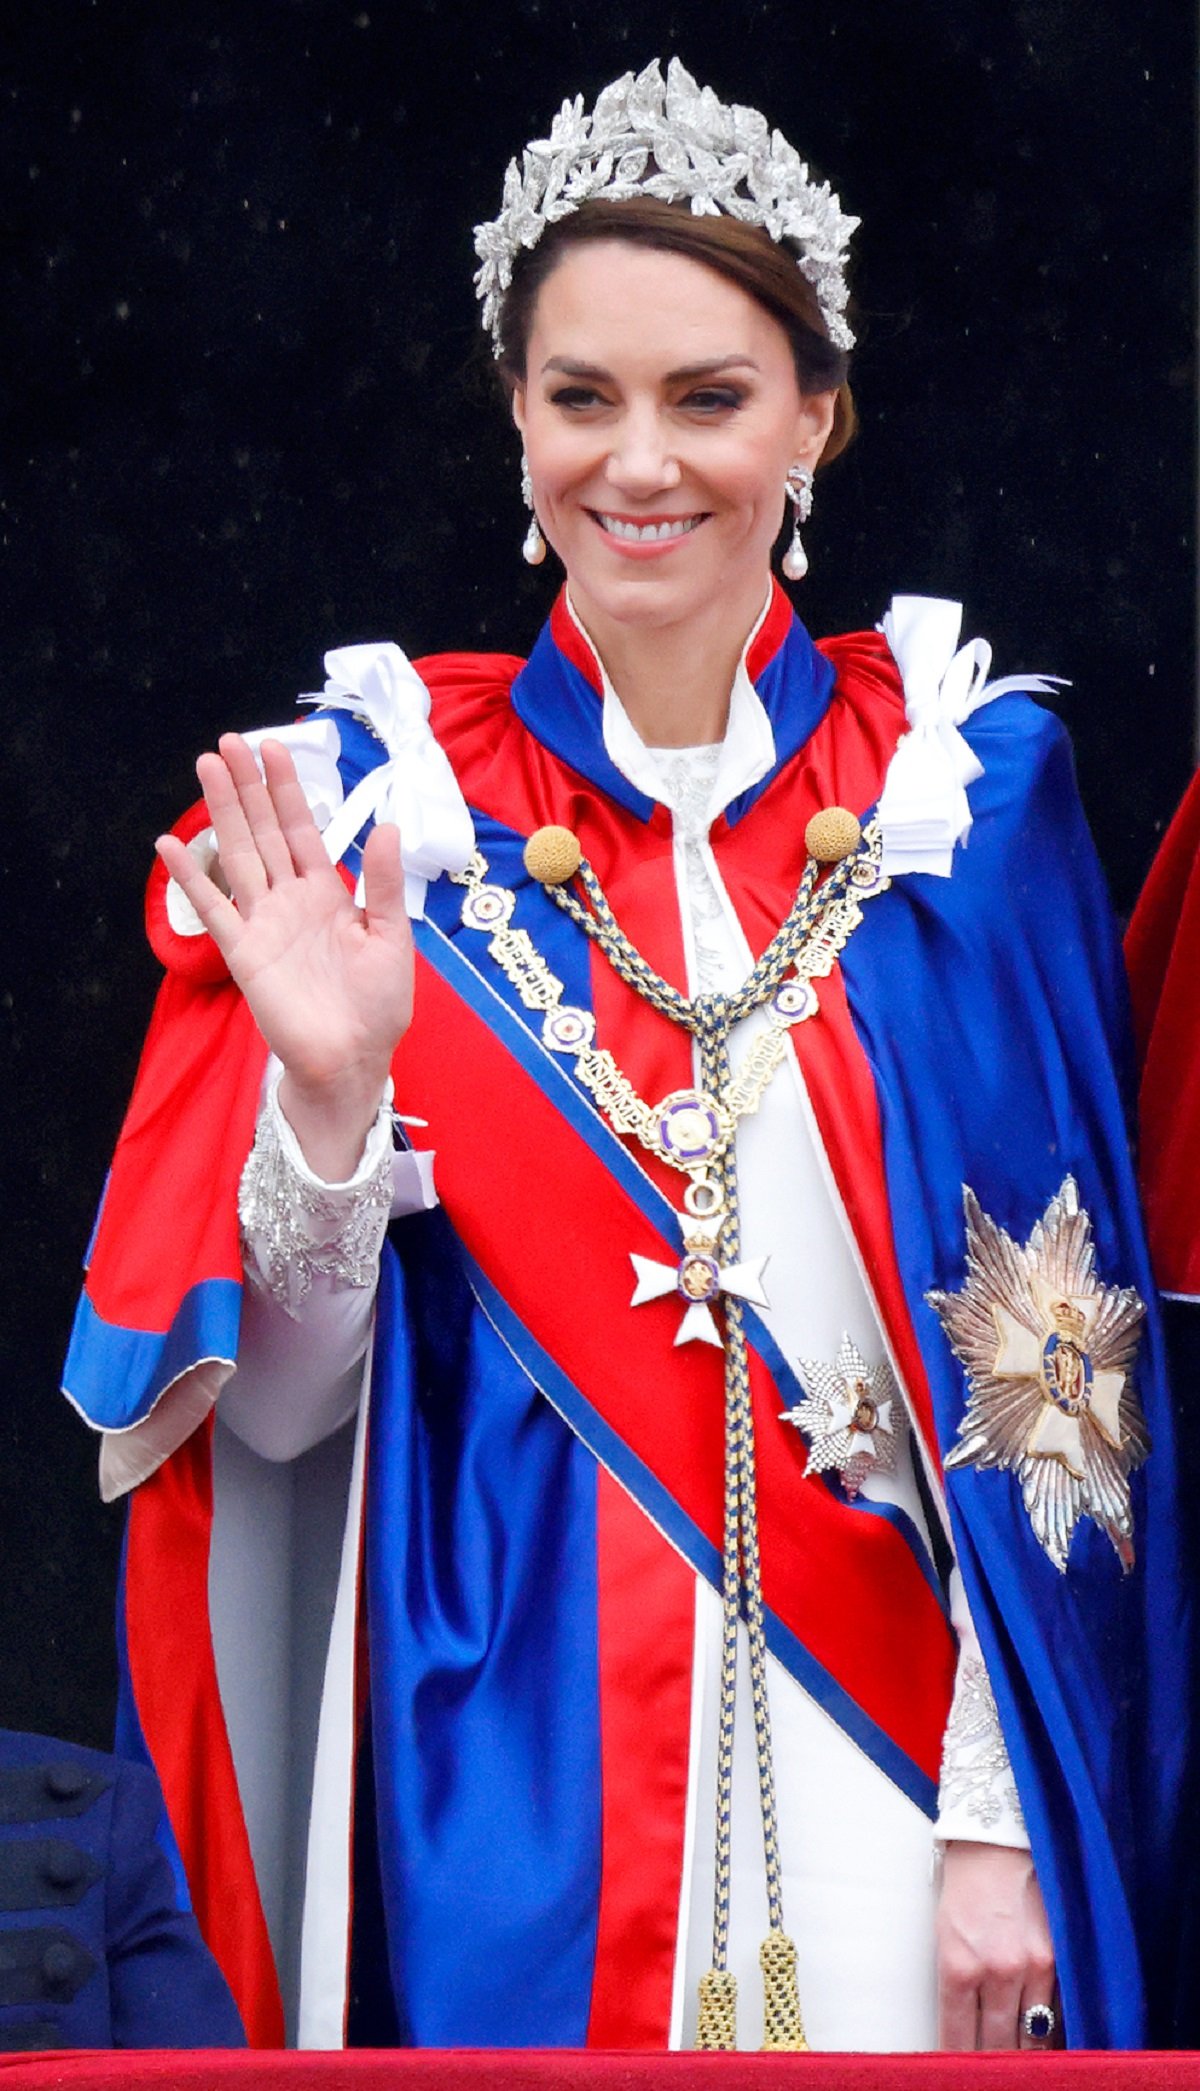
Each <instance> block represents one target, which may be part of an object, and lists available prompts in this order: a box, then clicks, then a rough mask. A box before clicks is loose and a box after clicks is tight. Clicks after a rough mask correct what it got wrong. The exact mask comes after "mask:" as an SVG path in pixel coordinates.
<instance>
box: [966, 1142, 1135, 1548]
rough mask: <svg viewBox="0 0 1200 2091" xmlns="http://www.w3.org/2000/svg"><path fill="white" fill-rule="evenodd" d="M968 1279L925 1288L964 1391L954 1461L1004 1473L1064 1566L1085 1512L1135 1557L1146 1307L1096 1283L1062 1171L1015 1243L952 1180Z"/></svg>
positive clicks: (1085, 1233) (1082, 1220)
mask: <svg viewBox="0 0 1200 2091" xmlns="http://www.w3.org/2000/svg"><path fill="white" fill-rule="evenodd" d="M963 1202H964V1207H965V1210H966V1218H967V1282H966V1284H965V1285H964V1286H963V1288H962V1290H961V1291H960V1292H956V1293H946V1292H931V1293H930V1294H929V1295H928V1299H929V1304H930V1305H931V1306H932V1307H933V1308H934V1309H935V1310H936V1312H937V1313H938V1315H939V1316H940V1317H941V1321H942V1325H943V1327H944V1329H945V1331H946V1334H947V1336H948V1337H949V1339H950V1342H951V1344H952V1346H953V1348H954V1351H955V1354H956V1356H957V1357H958V1358H959V1359H960V1361H961V1362H962V1364H963V1366H964V1367H965V1368H966V1374H967V1382H968V1387H969V1394H968V1399H967V1406H966V1413H965V1414H964V1416H963V1419H962V1422H961V1423H960V1425H959V1431H958V1435H959V1443H958V1444H957V1445H956V1446H955V1448H954V1450H953V1451H952V1452H951V1453H950V1454H949V1455H948V1457H947V1459H946V1467H947V1469H948V1470H949V1469H951V1468H954V1467H967V1466H976V1467H1002V1468H1008V1469H1010V1470H1011V1471H1012V1472H1014V1473H1015V1474H1016V1476H1017V1479H1018V1480H1019V1482H1020V1484H1021V1494H1022V1498H1023V1500H1024V1504H1025V1508H1026V1510H1027V1512H1028V1513H1029V1518H1030V1521H1031V1523H1032V1525H1033V1530H1034V1533H1035V1535H1036V1537H1037V1540H1038V1542H1039V1544H1040V1545H1041V1546H1042V1547H1043V1548H1044V1549H1045V1552H1046V1553H1047V1554H1048V1556H1049V1558H1050V1560H1051V1561H1052V1562H1053V1563H1054V1566H1055V1567H1056V1568H1057V1569H1059V1570H1060V1571H1061V1572H1063V1573H1065V1571H1066V1566H1067V1556H1068V1553H1069V1551H1070V1546H1071V1539H1072V1535H1073V1534H1074V1531H1075V1527H1076V1525H1077V1524H1078V1522H1079V1520H1080V1518H1081V1517H1090V1518H1093V1519H1094V1520H1095V1522H1096V1523H1097V1524H1098V1525H1099V1526H1100V1528H1101V1530H1102V1531H1104V1532H1106V1533H1107V1534H1108V1537H1109V1539H1110V1540H1111V1541H1112V1543H1113V1546H1114V1547H1115V1548H1116V1550H1117V1554H1118V1556H1119V1558H1120V1561H1121V1565H1122V1567H1123V1568H1125V1569H1126V1570H1129V1569H1130V1568H1132V1566H1133V1559H1134V1553H1133V1510H1132V1505H1131V1502H1130V1494H1129V1476H1130V1474H1131V1473H1132V1471H1133V1470H1134V1468H1135V1467H1139V1466H1140V1465H1141V1463H1142V1461H1143V1460H1144V1459H1145V1458H1146V1455H1147V1453H1148V1452H1149V1450H1150V1439H1149V1434H1148V1432H1147V1429H1146V1424H1145V1419H1144V1417H1143V1415H1142V1412H1141V1408H1140V1406H1139V1403H1138V1399H1137V1395H1136V1392H1135V1388H1134V1381H1133V1366H1134V1359H1135V1357H1136V1355H1137V1347H1138V1342H1139V1338H1140V1334H1141V1324H1142V1321H1143V1318H1144V1316H1145V1312H1146V1309H1145V1305H1144V1303H1143V1301H1142V1300H1141V1299H1140V1298H1139V1297H1138V1294H1137V1293H1136V1292H1135V1291H1133V1289H1132V1287H1129V1286H1125V1287H1121V1288H1118V1287H1116V1286H1110V1285H1103V1284H1101V1282H1100V1280H1099V1279H1098V1278H1097V1276H1096V1272H1095V1245H1094V1243H1093V1241H1092V1223H1091V1220H1090V1218H1089V1216H1088V1214H1087V1213H1086V1212H1085V1211H1084V1210H1083V1208H1082V1207H1081V1206H1080V1203H1079V1193H1078V1190H1077V1188H1076V1185H1075V1181H1074V1178H1073V1177H1070V1176H1068V1177H1067V1178H1066V1179H1065V1181H1064V1182H1063V1185H1062V1188H1061V1189H1060V1190H1059V1192H1058V1195H1057V1196H1056V1197H1054V1198H1052V1199H1051V1201H1050V1203H1049V1205H1048V1206H1047V1207H1046V1211H1045V1213H1044V1214H1043V1216H1042V1218H1041V1219H1040V1220H1039V1221H1038V1222H1037V1224H1036V1225H1035V1226H1034V1228H1033V1229H1032V1232H1031V1233H1030V1236H1029V1240H1028V1241H1027V1242H1026V1243H1025V1244H1024V1245H1023V1246H1021V1245H1020V1244H1018V1243H1017V1242H1015V1241H1013V1240H1012V1238H1011V1237H1010V1236H1009V1235H1007V1234H1006V1233H1005V1232H1004V1229H1003V1228H1002V1227H998V1226H997V1224H996V1222H995V1221H994V1220H992V1219H990V1218H989V1217H988V1215H987V1214H986V1213H985V1212H983V1211H982V1209H981V1207H980V1205H979V1202H978V1200H977V1199H976V1198H975V1196H974V1194H973V1193H972V1192H971V1191H970V1190H966V1189H964V1192H963Z"/></svg>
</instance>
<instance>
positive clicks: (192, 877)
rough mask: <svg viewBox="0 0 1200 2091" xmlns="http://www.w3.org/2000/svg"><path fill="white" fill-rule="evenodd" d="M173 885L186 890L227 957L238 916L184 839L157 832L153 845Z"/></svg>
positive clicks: (234, 934)
mask: <svg viewBox="0 0 1200 2091" xmlns="http://www.w3.org/2000/svg"><path fill="white" fill-rule="evenodd" d="M154 847H155V849H156V850H157V852H158V854H159V856H160V857H161V858H162V861H163V863H164V864H165V865H166V868H167V871H168V873H169V874H170V876H171V877H172V878H173V879H174V880H175V883H176V885H178V886H181V887H182V888H183V891H184V892H185V893H186V895H187V897H188V899H189V900H190V901H191V904H192V906H193V907H194V908H195V910H196V913H197V914H198V915H199V917H200V920H201V922H203V924H204V927H205V929H206V930H208V932H209V934H210V936H212V937H213V939H214V940H215V942H216V944H217V946H218V948H219V950H220V951H221V952H222V953H223V955H224V956H225V957H226V958H228V956H229V953H230V951H231V949H232V948H233V945H234V944H236V942H237V939H238V935H239V932H240V929H241V920H242V918H241V916H240V915H239V914H238V911H237V909H236V908H235V907H234V905H233V902H232V901H231V900H229V899H227V897H226V895H225V894H224V893H222V891H221V889H220V887H219V886H216V885H214V883H213V881H212V880H211V879H210V878H209V876H208V874H207V872H205V871H202V870H201V868H200V865H199V864H198V863H197V861H196V858H195V857H194V856H193V854H192V852H191V850H190V849H189V848H188V846H187V844H186V842H181V841H180V839H179V837H178V835H160V836H159V838H158V840H157V842H156V843H155V845H154Z"/></svg>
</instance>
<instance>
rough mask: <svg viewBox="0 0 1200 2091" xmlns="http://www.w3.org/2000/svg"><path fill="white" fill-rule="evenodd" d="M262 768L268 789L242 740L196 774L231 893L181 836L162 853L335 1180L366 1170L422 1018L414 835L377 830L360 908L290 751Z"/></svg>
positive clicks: (317, 1159) (270, 746) (227, 739)
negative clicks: (407, 861) (407, 849)
mask: <svg viewBox="0 0 1200 2091" xmlns="http://www.w3.org/2000/svg"><path fill="white" fill-rule="evenodd" d="M262 760H263V770H264V771H265V775H266V781H265V782H264V781H263V777H262V775H260V772H259V768H258V764H257V763H256V761H255V759H254V756H253V755H252V754H251V752H250V749H249V748H248V747H247V745H246V743H245V741H243V740H242V739H241V738H240V737H239V736H238V735H237V734H233V733H231V734H226V735H225V736H224V737H223V739H222V740H221V742H220V753H219V754H216V755H202V756H201V758H200V760H199V762H198V763H197V765H196V772H197V775H198V776H199V779H200V783H201V786H202V788H203V791H204V797H205V801H206V803H207V806H208V810H209V814H210V817H211V819H212V824H213V829H214V832H215V835H216V839H217V847H218V852H219V856H220V863H221V871H222V874H223V876H224V879H225V882H226V884H227V885H228V889H229V891H228V894H225V893H223V892H222V891H221V888H220V887H219V886H218V885H217V884H216V883H215V882H214V880H213V879H211V878H209V877H208V876H207V874H206V873H205V872H204V871H203V870H202V869H201V867H200V865H199V864H198V863H197V861H196V858H195V857H194V856H193V854H192V852H191V851H190V850H189V849H188V848H187V847H186V845H185V844H183V843H182V842H180V840H179V839H178V837H177V836H173V835H163V836H160V837H159V840H158V843H157V844H156V847H157V849H158V853H159V855H160V857H161V858H162V860H163V862H164V864H165V865H166V867H167V870H168V871H169V872H170V874H171V876H172V878H174V879H176V880H177V881H178V883H179V885H180V886H181V887H182V888H183V890H184V892H185V893H186V895H187V897H188V899H189V900H190V901H191V903H192V906H193V907H194V908H195V910H196V913H197V914H198V915H199V917H200V919H201V921H202V922H203V923H204V926H205V928H206V929H207V930H208V931H209V932H210V933H211V935H212V936H213V938H214V939H215V941H216V943H217V945H218V946H219V948H220V950H221V952H222V954H223V956H224V958H225V960H226V963H227V964H228V967H229V970H230V972H231V973H232V975H233V978H234V979H235V980H236V982H237V984H238V986H239V987H240V988H241V990H242V993H243V994H244V995H245V997H246V1000H247V1002H248V1003H249V1005H250V1008H251V1011H252V1013H253V1015H254V1020H255V1022H256V1023H257V1025H258V1027H259V1030H260V1031H261V1032H262V1034H263V1036H264V1038H265V1039H266V1041H267V1044H268V1045H269V1046H270V1047H271V1050H272V1051H273V1052H274V1053H276V1054H277V1055H278V1057H279V1059H280V1060H281V1061H282V1062H283V1066H284V1070H285V1073H284V1079H283V1084H282V1087H281V1090H280V1102H281V1104H282V1106H283V1109H284V1112H285V1114H286V1116H287V1118H288V1120H289V1122H290V1123H291V1125H292V1128H293V1130H294V1132H295V1133H296V1136H297V1138H298V1139H299V1141H300V1144H301V1147H302V1148H303V1150H304V1152H305V1155H306V1156H307V1159H308V1161H309V1164H310V1166H311V1167H312V1168H313V1169H314V1170H315V1171H316V1173H317V1174H318V1175H320V1176H323V1177H325V1178H326V1180H327V1181H330V1182H333V1181H338V1180H341V1179H343V1178H344V1177H346V1176H349V1175H350V1174H352V1173H353V1170H354V1168H355V1166H356V1164H357V1161H358V1157H359V1154H360V1153H361V1149H362V1143H363V1140H364V1138H365V1136H366V1132H367V1130H368V1128H369V1126H370V1124H371V1122H372V1120H373V1118H374V1116H375V1113H376V1110H377V1108H378V1105H379V1100H380V1097H381V1095H382V1092H383V1087H384V1084H385V1082H386V1080H387V1075H388V1069H389V1066H390V1064H391V1058H392V1054H393V1052H394V1051H395V1048H396V1046H397V1044H398V1042H399V1040H400V1039H401V1038H402V1037H403V1035H404V1033H405V1031H406V1030H407V1029H408V1026H409V1023H410V1021H411V1018H412V990H413V956H412V935H411V931H410V928H409V923H408V916H407V914H406V912H405V907H404V877H403V872H402V869H401V863H400V836H399V832H398V830H397V829H396V828H395V827H392V826H388V825H382V826H379V827H376V828H373V829H372V831H371V834H370V835H369V836H368V838H367V843H366V847H365V849H364V851H363V860H362V869H363V882H364V898H365V906H364V907H363V908H358V907H356V906H355V905H354V902H353V899H352V898H351V895H350V893H349V892H348V891H347V889H346V886H345V883H344V882H343V880H342V878H341V877H340V875H339V873H338V872H337V871H336V869H335V868H334V866H333V865H332V864H331V863H330V861H329V858H328V855H327V854H326V850H325V846H324V844H323V842H322V841H321V837H320V834H319V832H318V829H317V827H316V824H315V822H314V820H313V818H312V814H311V812H310V811H309V807H308V803H307V801H306V799H305V797H304V792H303V790H302V788H301V786H300V783H299V781H298V779H297V776H296V771H295V767H294V765H293V763H292V759H291V756H290V755H289V754H288V752H287V750H286V748H285V747H284V746H283V745H282V743H281V742H279V741H271V740H267V741H264V742H263V743H262Z"/></svg>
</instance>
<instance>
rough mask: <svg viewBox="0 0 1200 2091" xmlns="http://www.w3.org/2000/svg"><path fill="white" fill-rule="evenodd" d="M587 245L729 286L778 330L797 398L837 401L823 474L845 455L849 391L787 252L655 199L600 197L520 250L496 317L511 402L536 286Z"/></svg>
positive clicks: (851, 423) (520, 378)
mask: <svg viewBox="0 0 1200 2091" xmlns="http://www.w3.org/2000/svg"><path fill="white" fill-rule="evenodd" d="M589 240H626V241H628V242H629V243H630V244H631V245H633V246H637V247H658V248H660V249H662V250H663V251H664V252H666V253H668V254H682V255H684V256H685V257H686V258H687V260H688V261H698V262H700V263H702V264H703V266H704V267H705V268H708V269H714V270H715V271H716V273H717V275H718V276H724V277H726V278H727V279H728V281H729V282H730V283H736V285H737V287H738V289H739V290H742V291H744V292H745V293H746V296H747V297H750V298H753V299H754V301H755V303H756V304H758V305H761V306H762V307H763V308H764V310H765V311H767V312H769V313H770V315H771V317H772V319H774V320H777V321H778V323H779V325H780V326H781V327H782V328H783V331H784V333H785V334H786V335H787V337H788V341H789V343H790V344H791V350H792V360H793V362H794V363H795V366H796V382H797V384H798V385H799V387H800V390H801V392H802V393H806V394H807V393H811V392H836V393H837V399H836V402H835V405H834V415H833V427H832V428H831V430H830V432H829V440H828V442H827V443H826V445H825V449H824V451H823V453H822V456H821V464H822V465H827V464H829V463H830V462H831V460H832V459H833V458H835V457H837V456H838V454H839V453H840V452H841V451H843V450H844V449H845V448H846V445H847V443H849V441H850V439H851V437H852V436H853V434H854V430H855V426H856V416H855V412H854V400H853V397H852V395H851V392H850V387H849V384H848V383H847V381H846V370H847V363H848V358H847V356H846V352H845V350H844V349H840V348H838V347H837V346H836V345H835V344H834V343H833V342H832V341H831V340H830V339H829V336H828V334H827V333H826V331H825V321H824V319H823V317H822V314H821V308H820V306H819V304H818V303H817V294H816V292H815V291H814V289H813V287H812V284H811V283H810V282H809V280H808V278H807V276H805V275H804V274H803V272H802V271H801V269H800V268H799V266H798V264H797V262H796V258H795V255H794V254H793V252H792V250H791V248H790V247H785V246H782V245H780V244H778V243H777V242H776V241H775V240H773V239H772V238H771V236H770V234H769V233H767V232H764V231H763V229H762V227H761V226H760V225H743V224H742V222H741V220H740V219H738V218H726V217H717V218H714V217H708V216H704V217H698V216H697V215H696V214H695V213H694V212H692V211H690V210H689V209H688V208H687V206H686V204H677V203H662V202H660V201H659V199H658V198H657V197H656V196H638V197H632V198H630V199H629V201H627V202H623V203H614V202H609V201H606V200H605V199H604V198H602V197H601V198H597V199H596V200H594V201H592V202H589V203H583V204H581V205H580V206H579V209H578V210H576V211H572V212H571V213H570V215H569V216H568V217H565V218H560V219H558V221H557V223H555V224H553V225H548V226H547V227H546V230H545V232H544V233H543V234H542V237H541V239H540V240H539V241H538V244H537V246H536V247H525V248H522V250H521V252H520V254H518V256H517V258H516V260H515V262H514V263H513V273H512V282H511V283H510V285H509V287H508V290H507V291H506V292H505V295H504V301H503V303H502V305H501V308H500V321H499V326H500V355H499V358H498V363H497V368H498V371H499V375H500V381H501V383H502V384H503V386H504V388H505V391H506V393H507V394H508V395H509V396H510V397H511V395H512V392H513V390H514V388H515V387H516V386H517V385H523V384H524V382H525V361H526V353H527V350H528V346H529V336H530V332H531V330H532V326H533V314H534V308H535V306H536V304H537V301H538V295H539V293H540V291H541V288H542V285H543V283H545V281H546V279H547V277H548V276H550V275H551V274H552V273H553V271H554V270H555V269H556V268H557V266H558V264H559V262H560V261H561V260H562V258H563V255H564V254H565V253H567V252H568V250H569V249H570V248H572V247H579V246H582V245H584V244H585V242H587V241H589Z"/></svg>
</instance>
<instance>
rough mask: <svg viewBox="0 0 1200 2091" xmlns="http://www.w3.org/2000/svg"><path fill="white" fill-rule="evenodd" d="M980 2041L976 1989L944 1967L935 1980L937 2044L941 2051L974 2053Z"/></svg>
mask: <svg viewBox="0 0 1200 2091" xmlns="http://www.w3.org/2000/svg"><path fill="white" fill-rule="evenodd" d="M978 2045H979V1991H978V1989H977V1988H976V1986H975V1984H974V1982H967V1981H962V1982H957V1981H955V1980H954V1979H953V1978H952V1977H947V1975H946V1973H945V1971H944V1970H943V1971H942V1973H941V1975H940V1978H939V1981H938V2046H939V2048H941V2049H942V2051H943V2053H947V2052H948V2053H952V2054H955V2053H958V2054H961V2053H966V2054H973V2053H974V2051H975V2049H976V2048H977V2047H978Z"/></svg>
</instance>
